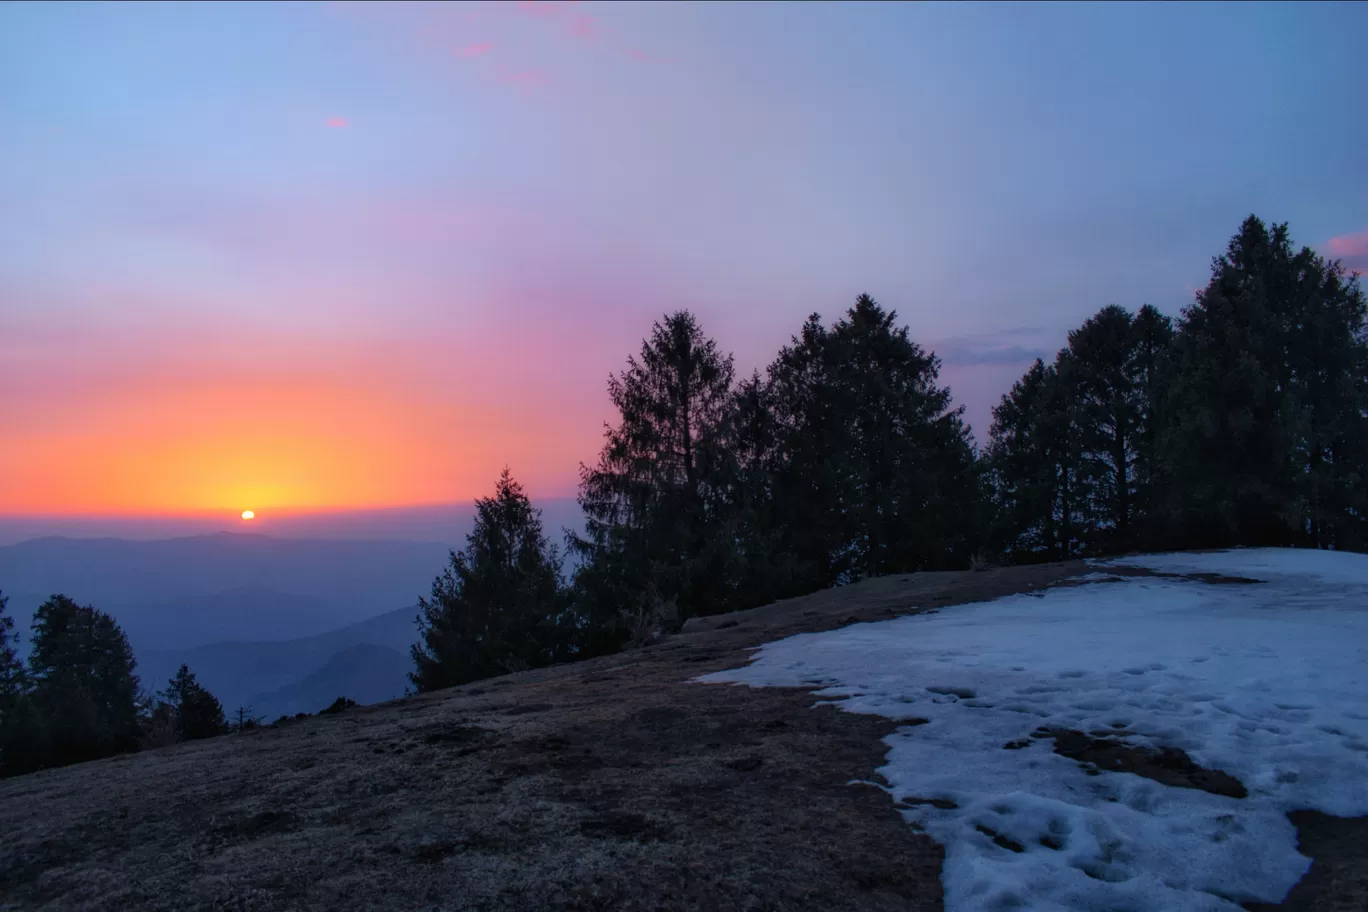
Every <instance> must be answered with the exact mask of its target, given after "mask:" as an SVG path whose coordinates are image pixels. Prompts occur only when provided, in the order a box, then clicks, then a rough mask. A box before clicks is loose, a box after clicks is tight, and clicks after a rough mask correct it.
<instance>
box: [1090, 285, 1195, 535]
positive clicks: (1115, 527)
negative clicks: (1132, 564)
mask: <svg viewBox="0 0 1368 912" xmlns="http://www.w3.org/2000/svg"><path fill="white" fill-rule="evenodd" d="M1171 336H1172V329H1171V325H1170V323H1169V322H1168V319H1167V318H1166V317H1164V316H1163V315H1162V314H1160V313H1159V312H1158V311H1157V310H1155V309H1154V308H1153V307H1149V306H1148V305H1147V306H1146V307H1145V308H1142V310H1141V312H1140V314H1139V315H1137V316H1135V317H1132V316H1131V314H1130V313H1128V312H1127V311H1126V310H1125V309H1124V308H1121V307H1117V306H1116V305H1111V306H1108V307H1104V308H1102V310H1100V311H1098V312H1097V313H1096V314H1095V315H1094V316H1092V317H1090V318H1089V319H1088V320H1087V321H1086V322H1084V324H1083V325H1082V326H1081V327H1079V328H1078V329H1076V330H1074V331H1073V332H1071V333H1069V346H1068V354H1069V358H1070V366H1071V368H1072V370H1071V374H1070V376H1071V379H1072V383H1071V386H1070V388H1069V389H1068V390H1067V391H1066V395H1067V396H1068V397H1069V399H1070V400H1071V402H1072V404H1073V405H1074V406H1075V407H1076V408H1077V409H1078V415H1077V418H1078V425H1079V427H1078V431H1079V434H1080V439H1079V444H1080V446H1081V448H1082V463H1083V464H1082V472H1081V479H1080V480H1081V482H1082V484H1083V485H1084V486H1085V488H1086V495H1087V497H1086V507H1085V511H1084V523H1085V529H1086V531H1085V533H1084V539H1085V541H1086V542H1087V548H1088V549H1089V550H1090V551H1093V552H1098V551H1103V550H1115V549H1116V548H1121V547H1125V546H1127V545H1129V544H1130V543H1132V542H1134V541H1135V530H1134V528H1133V526H1134V525H1135V523H1136V521H1137V520H1142V517H1143V514H1144V513H1145V511H1146V507H1147V503H1146V501H1147V498H1148V490H1149V487H1148V479H1149V478H1150V477H1151V476H1152V475H1153V466H1152V462H1153V447H1152V436H1153V427H1152V426H1153V406H1152V400H1151V398H1150V396H1151V395H1153V392H1154V388H1155V384H1156V383H1157V382H1158V377H1157V372H1158V370H1159V365H1160V364H1161V363H1162V359H1163V352H1164V351H1165V350H1166V349H1167V347H1168V345H1169V342H1170V340H1171Z"/></svg>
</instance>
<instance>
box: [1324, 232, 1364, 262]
mask: <svg viewBox="0 0 1368 912" xmlns="http://www.w3.org/2000/svg"><path fill="white" fill-rule="evenodd" d="M1326 246H1328V247H1329V248H1330V255H1331V256H1334V257H1341V258H1351V257H1368V231H1360V232H1359V233H1358V234H1341V235H1340V236H1339V237H1332V238H1331V239H1330V242H1329V244H1327V245H1326Z"/></svg>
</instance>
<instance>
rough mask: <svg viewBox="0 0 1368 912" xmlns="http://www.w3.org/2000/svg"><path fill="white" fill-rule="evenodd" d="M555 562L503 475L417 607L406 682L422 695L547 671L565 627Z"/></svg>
mask: <svg viewBox="0 0 1368 912" xmlns="http://www.w3.org/2000/svg"><path fill="white" fill-rule="evenodd" d="M565 613H566V612H565V599H564V595H563V592H562V588H561V578H560V557H559V555H558V553H557V550H556V548H555V547H554V546H553V545H551V544H549V543H548V542H547V540H546V536H545V534H544V533H543V531H542V524H541V511H539V510H536V509H534V508H533V507H532V503H531V501H530V500H529V499H528V497H527V495H526V494H525V493H523V489H522V486H521V485H519V484H518V483H517V482H516V481H514V480H513V476H512V475H511V474H510V473H509V471H508V470H507V469H505V470H504V471H503V474H502V475H501V476H500V477H499V483H498V485H497V487H496V488H495V492H494V496H493V497H483V498H480V499H478V500H476V501H475V527H474V528H473V529H472V530H471V532H470V535H469V536H468V537H467V538H466V547H465V549H464V550H462V551H459V552H452V554H451V563H450V565H449V566H448V567H447V568H446V570H445V571H444V572H443V573H442V575H441V576H439V577H437V579H436V581H434V582H433V584H432V594H431V597H430V598H425V599H420V600H419V614H418V632H419V641H418V642H417V643H415V644H414V646H413V648H412V655H413V662H414V666H415V667H414V671H413V672H411V673H410V675H409V678H410V680H411V681H412V682H413V685H414V687H416V688H417V689H418V690H419V691H420V692H422V691H429V690H437V689H440V688H443V687H453V686H456V685H459V684H465V683H467V682H470V681H476V680H479V679H481V678H487V677H492V676H494V675H499V674H505V673H507V672H510V671H518V670H521V669H524V668H534V667H538V666H541V665H546V664H548V663H550V662H552V661H554V660H555V659H556V658H558V657H559V656H558V647H559V641H558V636H559V631H560V629H561V627H560V625H561V624H562V623H563V621H564V615H565Z"/></svg>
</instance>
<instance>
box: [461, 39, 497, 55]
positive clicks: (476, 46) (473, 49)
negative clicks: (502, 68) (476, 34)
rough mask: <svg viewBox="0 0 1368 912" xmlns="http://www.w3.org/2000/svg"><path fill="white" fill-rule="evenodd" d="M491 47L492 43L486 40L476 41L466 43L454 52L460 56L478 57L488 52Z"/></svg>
mask: <svg viewBox="0 0 1368 912" xmlns="http://www.w3.org/2000/svg"><path fill="white" fill-rule="evenodd" d="M493 47H494V45H492V44H490V43H489V42H488V41H476V42H474V43H472V44H467V45H466V46H465V47H463V48H461V49H460V50H459V51H457V52H456V53H458V54H460V55H461V56H462V57H479V56H481V55H484V54H488V53H489V52H490V50H491V49H493Z"/></svg>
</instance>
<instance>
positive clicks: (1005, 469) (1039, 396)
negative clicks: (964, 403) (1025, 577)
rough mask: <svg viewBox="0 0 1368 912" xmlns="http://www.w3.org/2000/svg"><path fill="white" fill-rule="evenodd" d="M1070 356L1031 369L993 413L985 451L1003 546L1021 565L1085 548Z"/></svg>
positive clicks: (1084, 491) (1083, 477) (1082, 471)
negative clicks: (1048, 364)
mask: <svg viewBox="0 0 1368 912" xmlns="http://www.w3.org/2000/svg"><path fill="white" fill-rule="evenodd" d="M1073 370H1074V368H1073V364H1072V359H1071V358H1070V357H1069V354H1068V352H1067V351H1062V352H1060V353H1059V356H1058V357H1057V358H1056V359H1055V363H1054V364H1052V365H1050V366H1048V367H1047V366H1046V365H1045V364H1044V362H1042V361H1041V360H1040V359H1038V358H1037V359H1036V362H1035V363H1034V364H1033V365H1031V368H1030V369H1029V370H1028V371H1027V372H1026V374H1025V376H1023V377H1022V378H1021V379H1020V380H1018V381H1017V382H1016V383H1015V384H1014V385H1013V387H1012V389H1011V391H1010V392H1009V393H1008V394H1007V395H1006V396H1004V397H1003V399H1002V402H1001V403H1000V404H999V405H998V406H997V407H996V408H994V409H993V425H992V430H991V432H990V433H989V443H988V449H987V452H986V454H985V460H984V461H985V463H986V466H987V470H988V474H989V479H990V489H991V491H992V496H993V499H994V501H995V505H996V509H997V516H996V522H995V525H996V531H995V534H994V539H995V541H996V542H997V544H998V547H1000V548H1002V549H1003V550H1004V551H1005V552H1006V553H1007V554H1008V556H1010V557H1012V558H1015V559H1017V560H1024V561H1030V560H1067V559H1068V558H1071V557H1075V556H1077V555H1078V554H1079V553H1080V552H1081V551H1082V550H1083V548H1084V543H1085V538H1086V534H1087V530H1086V519H1085V517H1086V509H1085V504H1086V502H1087V499H1088V493H1089V487H1088V484H1087V470H1086V468H1085V463H1084V459H1083V448H1082V441H1081V437H1082V435H1081V433H1080V429H1079V424H1080V421H1079V411H1080V410H1079V409H1078V407H1077V405H1076V403H1075V400H1074V396H1073V392H1072V390H1071V389H1070V382H1071V380H1072V374H1073Z"/></svg>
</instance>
